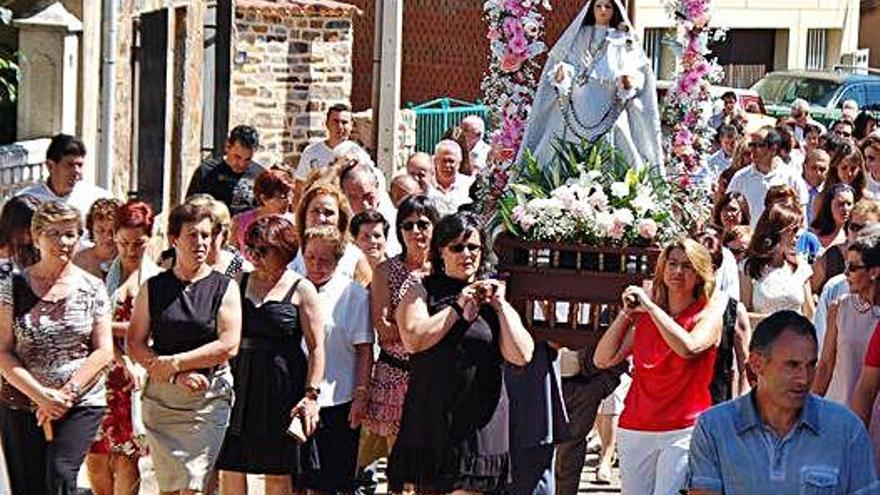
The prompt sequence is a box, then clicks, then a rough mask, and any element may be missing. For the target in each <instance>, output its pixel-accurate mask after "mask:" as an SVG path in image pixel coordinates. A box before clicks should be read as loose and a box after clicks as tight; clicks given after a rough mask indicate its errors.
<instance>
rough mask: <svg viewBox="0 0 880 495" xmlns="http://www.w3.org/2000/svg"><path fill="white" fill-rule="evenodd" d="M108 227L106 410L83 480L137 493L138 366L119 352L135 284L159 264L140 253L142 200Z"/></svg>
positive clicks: (146, 224) (145, 216)
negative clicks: (112, 244)
mask: <svg viewBox="0 0 880 495" xmlns="http://www.w3.org/2000/svg"><path fill="white" fill-rule="evenodd" d="M114 216H115V224H114V227H113V231H114V235H113V237H114V239H115V241H116V249H117V252H118V253H119V255H118V256H117V257H116V259H115V260H113V262H112V263H111V264H110V271H109V273H108V274H107V293H108V294H110V304H111V309H112V315H113V338H114V341H115V342H114V343H115V346H114V350H115V351H116V352H115V359H114V361H113V365H112V367H111V368H110V373H109V375H108V376H107V411H106V414H105V415H104V420H103V421H102V423H101V428H100V429H99V430H98V435H97V438H96V439H95V443H94V444H93V445H92V448H91V451H90V452H89V456H88V458H87V459H86V466H87V467H88V475H89V483H90V484H91V488H92V491H93V492H94V493H95V495H105V494H106V495H113V494H114V493H116V494H122V493H137V491H138V489H139V486H140V472H139V471H138V459H140V458H141V457H143V456H144V455H146V454H147V451H146V445H145V443H144V442H143V438H142V435H143V425H142V424H140V423H139V421H138V420H136V419H135V418H140V414H139V413H140V404H139V403H135V404H133V395H134V394H139V390H140V385H141V376H140V375H141V373H142V372H141V371H140V369H139V368H137V367H136V366H135V364H134V363H133V362H132V361H131V358H129V357H128V356H126V355H125V353H124V349H125V337H126V335H127V333H128V324H129V321H131V311H132V308H133V307H134V299H135V296H137V292H138V289H140V287H141V284H142V283H143V282H144V281H145V280H147V279H148V278H150V277H152V276H153V275H156V274H158V273H159V271H160V268H159V267H158V266H157V265H156V263H154V262H153V260H152V259H150V257H149V256H147V255H146V251H147V246H148V244H149V242H150V237H151V235H152V232H153V210H152V208H151V207H150V205H148V204H147V203H144V202H142V201H132V202H129V203H126V204H125V205H123V206H121V207H120V208H119V209H118V210H117V211H116V213H115V215H114Z"/></svg>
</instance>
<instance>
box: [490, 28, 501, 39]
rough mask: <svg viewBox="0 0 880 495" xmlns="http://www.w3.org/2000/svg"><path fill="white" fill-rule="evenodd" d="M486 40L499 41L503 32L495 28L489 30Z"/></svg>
mask: <svg viewBox="0 0 880 495" xmlns="http://www.w3.org/2000/svg"><path fill="white" fill-rule="evenodd" d="M486 38H489V40H491V41H498V40H500V39H501V38H502V34H501V31H499V30H497V29H495V28H491V29H489V32H488V33H486Z"/></svg>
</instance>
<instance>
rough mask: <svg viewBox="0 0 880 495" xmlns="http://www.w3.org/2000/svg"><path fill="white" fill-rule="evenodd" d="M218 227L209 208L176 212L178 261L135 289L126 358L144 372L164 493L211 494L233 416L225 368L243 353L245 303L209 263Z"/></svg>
mask: <svg viewBox="0 0 880 495" xmlns="http://www.w3.org/2000/svg"><path fill="white" fill-rule="evenodd" d="M216 226H217V225H216V223H215V222H214V219H213V217H212V214H211V210H210V209H208V208H206V207H204V206H198V205H194V204H189V203H184V204H182V205H180V206H178V207H176V208H175V209H174V210H172V211H171V214H170V216H169V218H168V236H169V238H170V239H171V243H172V245H173V246H174V248H175V251H176V253H177V259H176V262H175V263H174V267H173V268H171V269H169V270H166V271H164V272H162V273H160V274H159V275H156V276H155V277H152V278H150V279H149V280H147V282H146V283H145V284H144V286H143V287H141V290H139V291H138V294H137V297H136V298H135V303H134V312H133V314H132V318H131V323H130V324H129V328H128V341H127V351H128V355H129V356H131V357H132V359H134V360H135V361H136V362H138V363H139V364H140V365H141V366H143V367H145V368H146V369H147V374H148V378H147V384H146V386H145V387H144V392H143V415H144V426H145V427H146V429H147V443H148V445H149V447H150V455H151V456H152V458H153V466H154V467H155V471H156V481H157V482H158V485H159V490H160V491H161V492H162V493H180V494H184V495H190V494H195V493H211V491H210V488H211V487H210V486H209V480H210V474H211V471H212V470H213V468H214V463H215V461H216V460H217V455H218V454H219V452H220V447H221V445H222V444H223V438H224V436H225V434H226V427H227V426H228V424H229V416H230V412H231V410H232V397H233V391H232V373H231V371H230V369H229V366H228V364H227V363H228V361H229V359H231V358H232V357H234V356H235V355H236V353H237V352H238V345H239V340H240V338H241V298H240V296H239V291H238V284H236V283H235V281H234V280H232V279H231V278H229V277H227V276H226V275H224V274H222V273H220V272H218V271H216V270H215V269H213V268H212V267H211V265H209V264H208V254H209V252H210V250H211V245H212V244H213V242H214V240H215V239H214V236H215V235H217V229H216ZM151 340H152V342H151Z"/></svg>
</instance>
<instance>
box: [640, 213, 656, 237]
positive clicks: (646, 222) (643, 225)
mask: <svg viewBox="0 0 880 495" xmlns="http://www.w3.org/2000/svg"><path fill="white" fill-rule="evenodd" d="M639 235H640V236H642V237H644V238H645V239H647V240H649V241H650V240H651V239H653V238H654V237H655V236H656V235H657V222H655V221H654V219H652V218H643V219H642V220H641V221H639Z"/></svg>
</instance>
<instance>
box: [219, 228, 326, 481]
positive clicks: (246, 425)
mask: <svg viewBox="0 0 880 495" xmlns="http://www.w3.org/2000/svg"><path fill="white" fill-rule="evenodd" d="M244 244H245V246H246V250H247V254H248V257H249V258H250V259H251V261H252V262H253V264H254V271H253V272H252V273H249V274H245V275H243V276H242V280H241V300H242V311H243V318H242V320H243V325H242V339H241V347H240V351H239V354H238V356H236V358H235V360H233V362H232V373H233V376H234V377H235V405H234V406H233V408H232V418H231V419H230V423H229V429H228V430H227V431H226V439H225V441H224V443H223V448H222V449H221V451H220V458H219V460H218V461H217V467H218V468H219V469H220V470H221V471H220V492H221V493H222V494H224V495H226V494H235V495H240V494H245V493H247V480H246V479H245V475H246V474H247V473H252V474H263V475H266V476H265V483H266V487H265V493H266V495H287V494H289V493H290V492H291V490H292V486H291V478H290V475H291V474H293V476H294V477H297V476H298V475H299V474H301V472H302V471H303V470H304V469H310V468H311V469H317V468H318V466H316V465H315V462H314V459H315V458H316V452H315V448H314V442H312V441H311V440H309V441H307V442H306V443H305V444H302V445H299V444H297V443H296V441H295V440H294V439H293V438H292V437H291V436H289V435H286V434H285V430H287V427H288V425H289V424H290V422H291V417H292V416H295V415H300V416H301V417H302V419H303V426H304V430H305V431H304V433H305V434H306V435H311V433H312V432H313V431H314V429H315V427H316V425H317V423H318V404H317V396H318V385H319V384H320V382H321V378H322V377H323V376H324V322H323V318H322V316H321V308H320V303H319V302H318V293H317V291H316V290H315V286H314V285H312V283H311V282H309V281H308V280H306V279H305V278H303V277H302V276H300V275H297V274H296V273H295V272H293V271H292V270H286V269H285V267H286V266H287V264H288V263H290V261H291V260H292V259H293V257H294V256H296V252H297V242H296V229H295V228H294V226H293V223H291V222H290V221H289V220H287V219H286V218H284V217H281V216H276V215H272V216H268V217H263V218H260V219H258V220H256V221H254V222H253V223H251V224H250V226H249V227H248V228H247V231H246V232H245V234H244ZM303 338H305V342H306V346H308V349H309V357H308V359H306V355H305V353H304V352H303V350H302V347H301V346H300V342H301V341H302V340H303Z"/></svg>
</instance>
